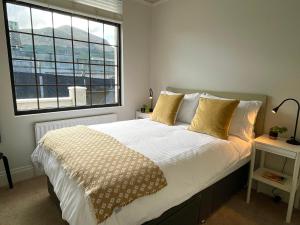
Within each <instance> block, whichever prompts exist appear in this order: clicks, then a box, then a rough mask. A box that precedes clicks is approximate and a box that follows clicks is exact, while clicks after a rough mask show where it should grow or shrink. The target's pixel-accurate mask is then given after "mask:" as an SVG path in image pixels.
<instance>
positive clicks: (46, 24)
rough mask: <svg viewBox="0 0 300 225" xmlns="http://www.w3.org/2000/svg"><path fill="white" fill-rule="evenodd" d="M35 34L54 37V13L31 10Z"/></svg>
mask: <svg viewBox="0 0 300 225" xmlns="http://www.w3.org/2000/svg"><path fill="white" fill-rule="evenodd" d="M31 13H32V26H33V33H35V34H42V35H48V36H53V27H52V13H51V12H48V11H45V10H40V9H34V8H32V9H31Z"/></svg>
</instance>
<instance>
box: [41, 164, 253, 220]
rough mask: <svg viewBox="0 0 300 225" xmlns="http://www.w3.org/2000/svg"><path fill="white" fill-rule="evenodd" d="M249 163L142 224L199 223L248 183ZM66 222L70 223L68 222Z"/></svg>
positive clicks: (57, 201)
mask: <svg viewBox="0 0 300 225" xmlns="http://www.w3.org/2000/svg"><path fill="white" fill-rule="evenodd" d="M248 168H249V163H247V164H246V165H244V166H242V167H241V168H239V169H238V170H236V171H234V172H233V173H231V174H230V175H228V176H227V177H225V178H223V179H222V180H220V181H218V182H217V183H215V184H213V185H211V186H209V187H208V188H206V189H205V190H203V191H201V192H199V193H197V194H195V195H194V196H193V197H191V198H190V199H188V200H186V201H185V202H183V203H181V204H180V205H177V206H175V207H173V208H171V209H169V210H167V211H166V212H164V213H163V214H162V215H161V216H160V217H158V218H156V219H153V220H151V221H148V222H146V223H144V224H142V225H198V224H202V223H205V221H206V219H207V218H208V217H209V215H211V214H212V213H213V212H214V211H215V210H217V209H218V208H219V207H220V206H221V205H222V204H223V203H224V202H226V201H227V200H228V199H229V198H230V197H231V196H232V195H234V194H235V193H237V192H238V191H240V190H241V189H242V188H243V187H244V186H245V185H246V183H247V178H248V171H249V169H248ZM47 181H48V192H49V194H50V196H51V198H52V199H53V200H54V202H55V203H56V205H57V207H58V208H59V210H60V206H59V200H58V198H57V197H56V194H55V192H54V191H53V186H52V184H51V183H50V181H49V179H47ZM66 224H68V223H67V222H66Z"/></svg>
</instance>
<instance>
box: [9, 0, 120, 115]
mask: <svg viewBox="0 0 300 225" xmlns="http://www.w3.org/2000/svg"><path fill="white" fill-rule="evenodd" d="M6 3H12V4H15V5H20V6H26V7H30V8H34V9H41V10H45V11H48V12H51V13H52V20H53V13H59V14H63V15H67V16H71V17H72V16H74V17H77V18H82V19H87V20H88V21H94V22H99V23H102V24H103V27H104V25H105V24H107V25H112V26H115V27H116V28H117V38H118V40H117V45H110V44H105V43H104V42H103V43H102V44H100V45H102V47H103V54H104V55H103V57H104V58H103V64H95V65H97V66H103V68H104V80H105V76H106V73H105V68H106V67H107V66H112V65H109V64H106V62H105V53H104V51H105V50H104V46H112V47H116V48H117V63H116V65H113V66H114V67H116V68H117V74H116V77H115V79H117V85H116V88H117V90H116V91H117V92H118V99H117V103H114V104H106V102H105V104H102V105H93V103H92V100H91V103H90V105H85V106H76V89H75V106H71V107H62V108H59V94H58V87H59V85H58V84H57V79H58V74H57V69H56V63H60V61H57V60H56V59H55V60H54V61H52V63H54V64H55V77H56V78H55V79H56V84H54V85H51V86H52V87H56V89H57V92H56V95H57V96H56V98H57V107H56V108H42V109H40V106H39V99H40V97H39V93H37V104H38V109H31V110H18V108H17V96H16V91H15V88H16V86H18V85H15V80H14V72H13V57H12V52H11V43H10V32H11V31H10V30H9V23H8V14H7V7H6ZM3 10H4V20H5V31H6V42H7V50H8V60H9V68H10V78H11V90H12V96H13V105H14V112H15V115H16V116H17V115H28V114H40V113H48V112H59V111H69V110H80V109H93V108H107V107H117V106H122V79H121V76H122V57H121V54H122V45H121V44H122V41H121V40H122V39H121V24H120V23H115V22H111V21H107V20H103V19H98V18H94V17H88V16H84V15H81V14H77V13H71V12H66V11H62V10H57V9H53V8H47V7H43V6H40V5H36V4H31V3H27V2H21V1H18V0H3ZM30 11H31V9H30ZM30 19H31V21H32V14H30ZM31 25H32V24H31ZM52 26H53V25H52ZM71 27H72V26H71ZM31 29H32V31H31V34H30V35H31V36H32V39H33V38H34V37H35V36H39V37H43V36H44V37H50V38H52V40H53V42H54V41H55V38H57V37H56V36H54V26H53V27H52V31H53V36H47V35H39V34H34V33H33V27H31ZM13 32H15V31H13ZM18 33H22V32H18ZM26 34H27V33H26ZM71 34H73V28H71ZM58 38H59V39H65V40H71V41H72V57H73V60H72V62H71V64H72V65H73V77H74V86H73V87H75V86H76V82H75V79H76V76H75V64H78V63H76V62H74V52H73V51H74V41H75V42H76V41H80V42H85V43H87V44H88V46H89V47H88V49H89V62H88V63H86V64H85V65H88V66H89V68H90V69H91V66H92V65H94V64H93V63H91V60H90V44H99V43H96V42H93V41H90V39H89V38H88V40H87V41H82V40H77V39H74V38H73V35H72V36H71V38H60V37H58ZM103 41H104V36H103ZM53 47H54V55H55V54H56V53H55V46H53ZM34 48H35V46H34V41H33V51H35V50H34ZM33 54H34V59H33V60H28V61H33V62H34V65H35V66H34V70H35V72H34V75H35V78H36V79H37V72H36V62H37V61H38V62H39V61H41V62H42V61H43V60H37V59H36V58H35V52H34V53H33ZM14 60H18V59H14ZM45 62H46V61H45ZM79 64H80V63H79ZM83 64H84V63H83ZM89 79H90V80H91V71H90V75H89ZM104 82H105V81H104ZM32 86H35V88H36V89H37V92H38V87H39V85H38V83H37V82H36V84H35V85H32ZM87 86H88V87H90V91H92V87H93V86H94V87H96V86H97V85H92V84H91V82H90V85H87ZM49 87H50V85H49ZM98 87H100V86H98ZM104 89H105V98H106V97H107V93H106V86H105V84H104Z"/></svg>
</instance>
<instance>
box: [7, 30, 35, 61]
mask: <svg viewBox="0 0 300 225" xmlns="http://www.w3.org/2000/svg"><path fill="white" fill-rule="evenodd" d="M10 45H11V54H12V57H13V58H18V59H34V56H33V48H32V36H31V35H30V34H20V33H15V32H10Z"/></svg>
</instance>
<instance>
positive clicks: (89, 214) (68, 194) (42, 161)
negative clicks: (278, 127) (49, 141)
mask: <svg viewBox="0 0 300 225" xmlns="http://www.w3.org/2000/svg"><path fill="white" fill-rule="evenodd" d="M90 128H92V129H95V130H98V131H101V132H104V133H106V134H109V135H111V136H113V137H115V138H116V139H117V140H119V141H120V142H121V143H123V144H125V145H126V146H128V147H129V148H131V149H133V150H135V151H138V152H140V153H142V154H144V155H145V156H147V157H148V158H150V159H151V160H152V161H154V162H155V163H156V164H157V165H158V166H159V167H160V168H161V170H162V171H163V172H164V175H165V177H166V179H167V182H168V185H167V186H166V187H165V188H163V189H162V190H160V191H159V192H157V193H156V194H152V195H149V196H145V197H142V198H139V199H137V200H135V201H134V202H132V203H131V204H129V205H127V206H125V207H123V208H121V209H117V210H115V211H114V213H113V215H112V216H111V217H109V218H108V219H107V220H106V221H104V222H103V223H101V225H140V224H142V223H144V222H146V221H149V220H151V219H154V218H156V217H159V216H160V215H161V214H162V213H163V212H165V211H166V210H168V209H169V208H171V207H173V206H176V205H178V204H180V203H182V202H184V201H185V200H187V199H189V198H190V197H191V196H193V195H194V194H196V193H198V192H199V191H201V190H203V189H205V188H206V187H208V186H209V185H211V184H212V183H214V182H216V181H217V180H218V179H221V178H222V177H223V176H225V173H226V171H229V170H230V169H231V168H233V167H234V166H236V165H237V164H238V163H239V162H240V161H241V160H242V159H245V158H247V157H248V156H249V155H250V149H251V144H250V143H248V142H246V141H242V140H241V139H239V138H236V137H229V140H228V141H225V140H221V139H217V138H214V137H211V136H208V135H205V134H199V133H195V132H192V131H188V130H187V129H186V128H187V125H186V124H176V125H175V126H166V125H164V124H161V123H157V122H153V121H150V120H149V119H143V120H130V121H122V122H115V123H110V124H100V125H93V126H90ZM32 161H33V162H35V163H37V164H39V165H42V168H43V169H44V171H45V173H46V174H47V176H48V177H49V179H50V181H51V183H52V184H53V187H54V191H55V193H56V195H57V197H58V198H59V200H60V207H61V210H62V217H63V219H65V220H66V221H68V223H69V224H70V225H96V224H97V222H96V219H95V216H94V213H93V208H92V206H91V205H90V201H89V199H88V198H87V196H86V195H85V193H84V192H83V190H82V189H81V188H80V187H79V186H78V185H76V183H75V182H74V181H73V180H71V179H70V178H69V177H67V176H66V174H65V172H64V171H63V169H62V168H61V166H60V164H59V162H58V161H57V160H56V159H55V158H54V157H53V156H52V155H51V154H50V153H48V152H47V151H44V149H43V148H42V147H40V146H38V147H37V148H36V149H35V151H34V152H33V154H32ZM87 163H88V162H87Z"/></svg>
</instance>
